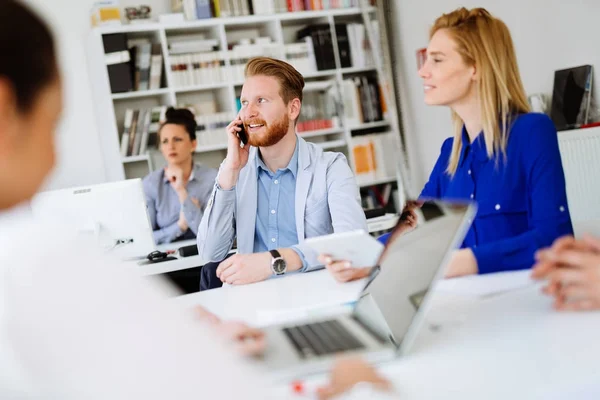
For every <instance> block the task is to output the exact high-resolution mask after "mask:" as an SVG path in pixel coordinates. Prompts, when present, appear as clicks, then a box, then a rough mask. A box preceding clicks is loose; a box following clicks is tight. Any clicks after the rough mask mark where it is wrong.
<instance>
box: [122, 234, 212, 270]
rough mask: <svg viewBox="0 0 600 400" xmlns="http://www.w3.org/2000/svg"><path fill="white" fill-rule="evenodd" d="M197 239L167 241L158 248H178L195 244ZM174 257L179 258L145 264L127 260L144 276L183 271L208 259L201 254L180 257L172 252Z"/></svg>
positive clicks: (164, 249) (204, 262)
mask: <svg viewBox="0 0 600 400" xmlns="http://www.w3.org/2000/svg"><path fill="white" fill-rule="evenodd" d="M195 244H196V240H195V239H192V240H182V241H180V242H174V243H166V244H161V245H158V246H157V250H160V251H167V250H177V249H179V248H180V247H184V246H190V245H195ZM171 255H172V256H173V257H176V258H177V260H171V261H163V262H159V263H154V264H145V265H139V263H138V262H139V261H127V264H128V265H131V266H133V267H134V268H136V269H138V270H139V271H140V274H141V275H142V276H146V275H158V274H166V273H168V272H174V271H181V270H184V269H189V268H195V267H199V266H201V265H204V264H206V261H205V260H203V259H202V258H201V257H200V256H197V255H196V256H189V257H180V256H179V254H178V253H177V252H176V253H175V254H171Z"/></svg>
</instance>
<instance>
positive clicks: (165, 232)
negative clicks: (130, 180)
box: [143, 164, 217, 244]
mask: <svg viewBox="0 0 600 400" xmlns="http://www.w3.org/2000/svg"><path fill="white" fill-rule="evenodd" d="M216 177H217V170H216V169H213V168H208V167H205V166H203V165H198V164H194V168H193V169H192V174H191V175H190V179H189V181H188V183H187V185H186V190H187V192H188V197H187V199H186V200H185V202H184V203H183V204H181V203H180V202H179V196H177V193H176V192H175V189H173V187H172V186H171V183H170V182H169V180H168V178H167V177H165V171H164V169H162V168H161V169H160V170H157V171H154V172H151V173H150V174H148V175H147V176H146V177H145V178H144V180H143V185H144V193H145V195H146V205H147V207H148V216H149V217H150V223H151V225H152V229H153V231H154V232H153V234H154V241H155V242H156V243H157V244H161V243H170V242H173V241H175V240H185V239H194V238H195V237H196V234H197V233H198V225H200V220H201V219H202V215H203V213H204V209H205V208H206V204H207V203H208V201H209V199H210V194H211V193H212V190H213V187H214V185H215V178H216ZM192 198H196V199H198V202H199V203H200V208H198V207H196V205H195V204H194V203H193V202H192V200H191V199H192ZM181 211H183V215H184V216H185V220H186V222H187V224H188V230H187V231H185V232H182V231H181V229H180V228H179V225H177V221H178V220H179V213H180V212H181Z"/></svg>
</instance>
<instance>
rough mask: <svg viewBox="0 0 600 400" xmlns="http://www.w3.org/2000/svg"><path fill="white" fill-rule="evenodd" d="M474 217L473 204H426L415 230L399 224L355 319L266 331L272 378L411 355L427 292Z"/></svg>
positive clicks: (354, 313)
mask: <svg viewBox="0 0 600 400" xmlns="http://www.w3.org/2000/svg"><path fill="white" fill-rule="evenodd" d="M475 212H476V206H475V205H474V204H465V203H460V204H459V203H448V202H441V201H427V202H425V203H424V204H423V206H422V208H421V214H422V216H420V217H419V219H420V220H419V226H418V227H417V228H416V229H415V230H413V231H411V232H409V233H406V234H404V235H400V234H397V235H395V234H394V233H397V232H396V231H397V228H398V226H399V225H400V222H399V224H398V225H397V226H396V228H394V231H393V233H392V235H391V239H390V240H389V241H388V243H387V245H386V247H385V249H384V252H383V254H382V255H381V257H380V260H379V265H378V266H377V267H375V268H374V269H373V270H372V273H371V275H370V277H369V279H368V280H367V282H366V284H365V287H364V289H363V291H362V293H361V296H360V298H359V300H358V301H357V302H356V303H355V305H354V307H353V310H352V311H351V312H350V313H346V314H344V315H339V316H337V317H335V316H334V317H331V316H329V317H322V318H316V319H311V320H308V321H306V320H305V321H297V322H295V323H288V324H285V325H278V326H271V327H268V328H266V330H265V332H266V337H267V349H266V352H265V354H264V356H263V357H262V361H263V362H264V366H265V367H266V368H267V369H268V371H269V373H270V374H273V375H274V377H275V379H290V378H294V377H299V376H303V375H307V374H311V373H319V372H324V371H326V370H328V369H329V367H330V366H331V363H332V361H333V360H334V358H335V356H336V355H339V354H340V353H354V354H360V356H361V357H363V358H365V359H366V360H368V361H370V362H382V361H386V360H391V359H393V358H395V357H397V356H400V355H403V354H406V353H407V352H408V351H409V349H410V347H411V345H412V343H413V342H414V339H415V337H416V335H417V333H418V331H419V328H420V327H421V325H422V322H423V317H424V314H425V310H426V309H427V303H428V289H429V288H430V287H431V285H432V283H433V282H434V281H435V280H436V279H438V278H439V277H441V276H443V271H444V266H445V265H446V264H447V262H448V260H449V259H450V257H451V255H452V252H453V251H454V250H455V249H456V248H457V247H459V246H460V244H461V243H462V241H463V239H464V237H465V235H466V233H467V231H468V229H469V226H470V224H471V221H472V219H473V217H474V215H475ZM309 295H310V294H309V292H307V296H309Z"/></svg>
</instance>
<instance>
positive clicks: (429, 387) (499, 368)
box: [172, 271, 600, 399]
mask: <svg viewBox="0 0 600 400" xmlns="http://www.w3.org/2000/svg"><path fill="white" fill-rule="evenodd" d="M507 276H508V275H506V274H499V275H487V276H480V277H469V278H466V279H467V280H469V281H470V283H469V286H470V287H471V289H472V287H473V285H478V284H481V285H484V286H489V284H490V282H492V283H493V281H494V280H501V279H505V278H506V277H507ZM456 286H457V287H460V285H456ZM361 287H362V284H361V282H355V283H352V284H346V285H340V284H337V283H336V282H334V281H333V279H331V277H330V276H328V274H327V272H326V271H320V272H313V273H308V274H302V275H297V276H289V277H286V278H283V279H277V280H271V281H265V282H260V283H257V284H253V285H248V286H239V287H227V288H222V289H214V290H211V291H206V292H201V293H197V294H191V295H186V296H181V297H178V298H176V299H173V300H172V301H177V302H179V303H180V304H181V305H182V306H186V307H187V306H192V305H195V304H201V305H203V306H205V307H207V308H208V309H209V310H211V311H213V312H215V313H216V314H218V315H220V316H221V317H223V318H236V319H243V320H245V321H247V322H250V323H254V324H256V325H261V324H264V323H266V322H268V321H267V320H268V319H269V318H271V319H274V318H275V317H278V318H281V319H282V320H285V319H286V318H287V317H286V313H285V312H286V310H287V311H289V316H290V317H289V318H295V317H301V316H304V315H306V313H307V312H308V313H310V312H314V311H315V310H317V309H318V307H321V309H326V308H331V307H332V306H335V305H336V304H341V303H347V302H349V301H353V300H355V299H356V296H357V295H358V293H359V292H360V289H361ZM504 290H506V287H504ZM459 291H460V290H459ZM459 291H457V290H456V288H453V289H452V290H446V291H444V290H441V288H440V290H435V292H434V297H433V298H432V307H431V309H430V310H429V312H428V314H427V321H428V323H427V324H426V327H425V328H424V329H423V330H422V331H421V334H420V336H419V338H418V339H417V341H416V343H415V346H414V347H413V349H412V351H411V353H410V354H409V355H408V356H407V357H404V358H401V359H398V360H396V361H394V362H391V363H388V364H385V365H381V366H380V370H381V371H382V373H383V374H385V375H386V376H388V377H389V378H390V379H391V380H392V381H393V382H394V383H395V384H396V386H397V388H398V391H399V394H400V397H399V398H401V399H430V398H436V399H437V398H448V399H454V398H460V399H507V398H518V399H537V398H539V399H558V398H564V397H572V398H577V399H582V398H584V399H587V398H600V397H586V396H585V394H587V393H583V394H582V393H581V392H582V391H595V390H600V379H599V378H600V368H598V364H599V363H600V313H589V312H588V313H559V312H556V311H554V310H553V309H552V308H551V303H552V302H551V299H548V298H546V297H545V296H543V295H541V294H540V292H539V286H533V285H531V284H530V285H525V286H523V285H521V286H519V287H518V288H517V289H514V290H510V291H507V292H504V293H501V294H488V295H487V296H480V295H474V294H473V293H474V291H472V290H471V291H468V290H465V292H468V294H464V295H461V294H460V293H459ZM301 310H305V312H304V315H302V314H303V313H302V312H301ZM265 315H268V316H269V318H265ZM432 327H437V329H433V328H432ZM324 379H325V377H323V376H320V377H319V376H317V377H310V378H307V381H306V385H307V387H308V388H309V391H310V390H311V388H313V387H314V386H315V385H317V384H319V383H321V382H323V381H324ZM590 385H591V386H590ZM590 387H591V389H590ZM277 391H278V392H281V393H280V395H281V397H282V398H284V397H286V398H288V397H289V396H290V391H289V388H288V387H287V386H285V387H279V388H278V389H277ZM578 391H579V392H578ZM598 393H600V392H596V394H598ZM573 394H575V397H573Z"/></svg>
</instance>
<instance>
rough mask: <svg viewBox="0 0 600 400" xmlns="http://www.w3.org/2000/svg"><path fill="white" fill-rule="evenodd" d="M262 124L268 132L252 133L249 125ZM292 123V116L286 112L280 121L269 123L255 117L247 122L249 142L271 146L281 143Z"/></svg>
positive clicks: (252, 144) (260, 145)
mask: <svg viewBox="0 0 600 400" xmlns="http://www.w3.org/2000/svg"><path fill="white" fill-rule="evenodd" d="M251 124H252V125H254V124H262V125H263V126H264V128H265V130H266V132H261V133H260V134H252V133H250V129H249V127H248V126H249V125H251ZM289 125H290V118H289V117H288V116H287V114H285V115H284V116H283V117H282V118H281V119H280V120H279V121H276V122H274V123H273V124H271V125H267V123H266V122H265V121H264V120H258V119H253V120H250V121H249V122H248V123H246V132H248V144H250V145H251V146H254V147H269V146H273V145H276V144H277V143H279V141H280V140H281V139H283V137H284V136H285V134H286V133H287V131H288V127H289Z"/></svg>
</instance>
